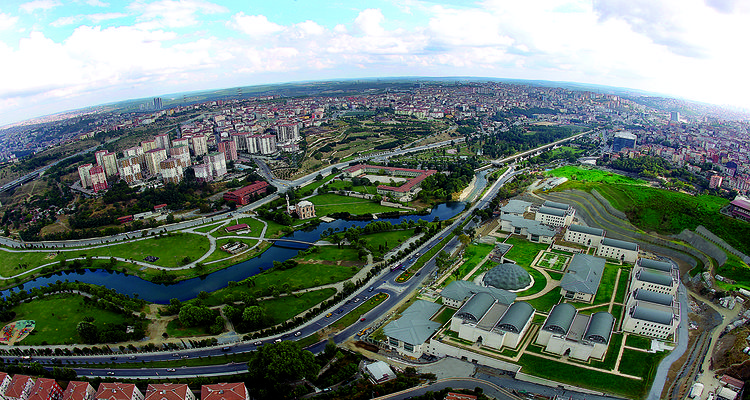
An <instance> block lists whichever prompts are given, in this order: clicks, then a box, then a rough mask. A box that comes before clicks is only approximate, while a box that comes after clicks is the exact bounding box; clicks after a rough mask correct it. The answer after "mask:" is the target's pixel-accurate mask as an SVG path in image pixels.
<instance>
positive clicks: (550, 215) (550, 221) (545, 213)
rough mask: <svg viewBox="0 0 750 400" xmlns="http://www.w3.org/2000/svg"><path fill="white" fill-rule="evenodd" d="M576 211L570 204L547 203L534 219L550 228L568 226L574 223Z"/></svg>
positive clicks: (540, 208)
mask: <svg viewBox="0 0 750 400" xmlns="http://www.w3.org/2000/svg"><path fill="white" fill-rule="evenodd" d="M575 215H576V209H575V208H573V207H571V206H570V205H568V204H564V203H558V202H555V201H549V200H547V201H545V202H544V204H542V206H541V207H539V210H537V212H536V215H535V216H534V219H535V220H537V221H539V222H541V223H543V224H545V225H549V226H557V227H560V226H568V225H570V224H571V223H573V218H574V217H575Z"/></svg>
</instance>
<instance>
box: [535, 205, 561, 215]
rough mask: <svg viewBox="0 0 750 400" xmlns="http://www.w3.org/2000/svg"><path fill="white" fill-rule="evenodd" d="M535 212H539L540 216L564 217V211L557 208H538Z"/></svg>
mask: <svg viewBox="0 0 750 400" xmlns="http://www.w3.org/2000/svg"><path fill="white" fill-rule="evenodd" d="M537 212H540V213H542V214H548V215H554V216H556V217H564V216H565V211H563V210H561V209H559V208H551V207H546V206H541V207H539V211H537Z"/></svg>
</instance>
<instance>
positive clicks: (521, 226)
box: [500, 213, 557, 244]
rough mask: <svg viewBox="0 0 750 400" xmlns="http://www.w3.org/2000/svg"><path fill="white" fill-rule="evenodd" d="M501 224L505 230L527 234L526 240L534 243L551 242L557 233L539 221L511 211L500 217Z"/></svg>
mask: <svg viewBox="0 0 750 400" xmlns="http://www.w3.org/2000/svg"><path fill="white" fill-rule="evenodd" d="M500 224H501V229H502V230H503V231H505V232H511V233H515V234H516V235H522V236H525V237H526V240H528V241H530V242H534V243H546V244H550V243H552V242H553V241H554V239H555V234H556V233H557V232H556V231H555V230H554V229H551V228H549V227H548V226H546V225H544V224H543V223H541V222H539V221H535V220H533V219H525V218H524V217H522V216H518V215H515V214H510V213H508V214H505V215H503V216H502V217H500Z"/></svg>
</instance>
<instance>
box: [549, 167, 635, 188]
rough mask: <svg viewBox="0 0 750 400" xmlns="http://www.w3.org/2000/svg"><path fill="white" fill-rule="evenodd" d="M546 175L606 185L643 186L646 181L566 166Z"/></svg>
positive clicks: (594, 169)
mask: <svg viewBox="0 0 750 400" xmlns="http://www.w3.org/2000/svg"><path fill="white" fill-rule="evenodd" d="M547 174H549V175H552V176H563V177H566V178H568V179H569V180H573V181H576V180H577V181H583V182H606V183H627V184H631V185H645V184H646V181H643V180H641V179H633V178H629V177H627V176H624V175H619V174H615V173H612V172H609V171H602V170H600V169H596V168H584V167H577V166H572V165H568V166H565V167H560V168H556V169H553V170H552V171H549V172H548V173H547Z"/></svg>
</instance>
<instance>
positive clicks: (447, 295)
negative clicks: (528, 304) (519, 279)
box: [440, 281, 517, 308]
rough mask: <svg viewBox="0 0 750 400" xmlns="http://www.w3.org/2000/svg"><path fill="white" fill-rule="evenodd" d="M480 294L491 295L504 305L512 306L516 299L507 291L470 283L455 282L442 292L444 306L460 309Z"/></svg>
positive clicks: (514, 295)
mask: <svg viewBox="0 0 750 400" xmlns="http://www.w3.org/2000/svg"><path fill="white" fill-rule="evenodd" d="M479 292H486V293H489V294H490V295H491V296H492V297H494V298H495V299H496V300H497V301H499V302H501V303H503V304H511V303H513V301H514V300H515V299H516V296H517V295H516V294H515V293H513V292H509V291H507V290H503V289H498V288H495V287H492V286H480V285H477V284H476V283H474V282H469V281H453V282H451V283H449V284H448V286H446V287H445V288H443V290H442V291H441V292H440V298H441V299H443V305H445V306H448V307H451V308H460V307H461V306H462V305H463V304H464V302H465V301H466V300H468V299H469V298H471V297H472V296H474V295H475V294H477V293H479Z"/></svg>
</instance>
